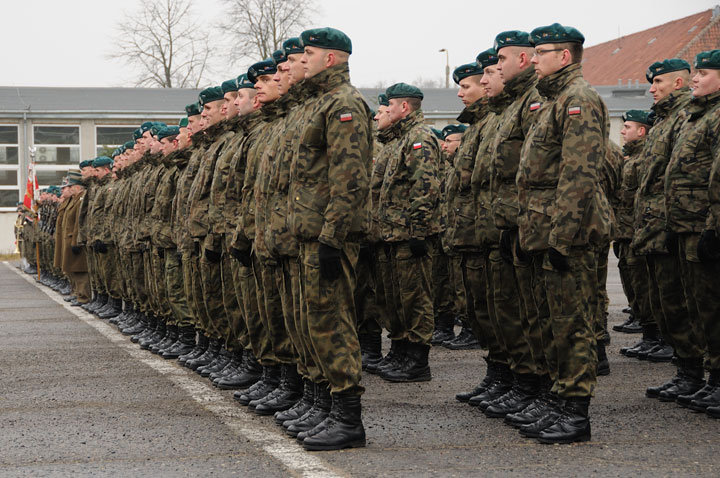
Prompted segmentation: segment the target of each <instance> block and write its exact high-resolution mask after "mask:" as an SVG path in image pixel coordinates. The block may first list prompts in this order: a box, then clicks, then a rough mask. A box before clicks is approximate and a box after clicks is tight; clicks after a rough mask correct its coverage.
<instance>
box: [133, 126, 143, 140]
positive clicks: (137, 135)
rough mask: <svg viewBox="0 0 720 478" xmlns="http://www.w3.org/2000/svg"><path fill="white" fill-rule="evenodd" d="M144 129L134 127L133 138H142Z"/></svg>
mask: <svg viewBox="0 0 720 478" xmlns="http://www.w3.org/2000/svg"><path fill="white" fill-rule="evenodd" d="M143 133H144V131H143V130H142V129H141V128H138V129H136V130H135V131H133V139H140V138H142V135H143Z"/></svg>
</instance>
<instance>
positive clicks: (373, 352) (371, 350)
mask: <svg viewBox="0 0 720 478" xmlns="http://www.w3.org/2000/svg"><path fill="white" fill-rule="evenodd" d="M358 339H359V340H360V353H361V354H362V369H363V370H366V369H367V367H368V365H371V364H372V365H377V364H378V363H379V362H380V361H381V360H382V359H383V356H382V335H381V332H377V333H372V334H360V335H358Z"/></svg>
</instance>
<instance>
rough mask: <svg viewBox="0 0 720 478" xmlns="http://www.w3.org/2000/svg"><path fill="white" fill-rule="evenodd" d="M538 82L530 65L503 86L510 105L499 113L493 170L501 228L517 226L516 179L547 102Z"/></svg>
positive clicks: (496, 216) (495, 210)
mask: <svg viewBox="0 0 720 478" xmlns="http://www.w3.org/2000/svg"><path fill="white" fill-rule="evenodd" d="M536 83H537V75H536V74H535V70H534V69H533V68H532V67H530V68H527V69H526V70H525V71H524V72H522V73H520V74H519V75H517V76H516V77H515V78H513V79H512V80H510V81H508V82H507V83H506V84H505V88H504V89H503V93H504V94H505V95H507V97H508V101H510V104H508V105H507V106H506V107H505V108H504V109H503V110H502V113H499V117H498V120H497V121H498V125H497V133H496V134H495V144H494V145H493V148H494V151H493V153H492V155H493V157H492V166H491V171H490V194H491V197H492V206H491V209H492V214H493V219H494V221H495V226H496V227H497V228H498V229H515V228H516V227H517V216H518V199H517V197H518V192H517V184H516V183H515V179H516V177H517V171H518V165H519V164H520V151H521V150H522V146H523V142H524V141H525V137H526V136H527V134H528V132H529V131H530V127H531V126H532V124H533V123H534V122H535V120H536V119H537V115H538V112H539V111H540V106H541V105H542V102H543V100H542V98H540V94H539V93H538V92H537V89H535V84H536Z"/></svg>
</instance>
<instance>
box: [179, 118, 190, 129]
mask: <svg viewBox="0 0 720 478" xmlns="http://www.w3.org/2000/svg"><path fill="white" fill-rule="evenodd" d="M187 125H188V119H187V117H185V118H183V119H181V120H180V122H179V123H178V127H179V128H187Z"/></svg>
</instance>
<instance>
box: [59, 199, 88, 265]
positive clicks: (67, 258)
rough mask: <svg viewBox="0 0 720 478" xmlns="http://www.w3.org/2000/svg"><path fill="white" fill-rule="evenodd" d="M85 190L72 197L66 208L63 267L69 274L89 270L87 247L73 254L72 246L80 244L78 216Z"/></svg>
mask: <svg viewBox="0 0 720 478" xmlns="http://www.w3.org/2000/svg"><path fill="white" fill-rule="evenodd" d="M84 195H85V191H83V192H81V193H80V194H77V195H75V196H73V197H71V198H70V201H69V204H68V206H67V209H66V210H65V220H64V221H63V252H62V254H63V256H62V269H63V271H64V272H65V273H66V274H67V273H69V272H87V271H88V266H87V257H86V255H85V248H84V247H81V248H80V253H79V254H73V252H72V246H77V245H78V233H79V228H80V222H79V221H78V216H79V214H80V206H81V205H82V202H83V201H82V199H83V197H84Z"/></svg>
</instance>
